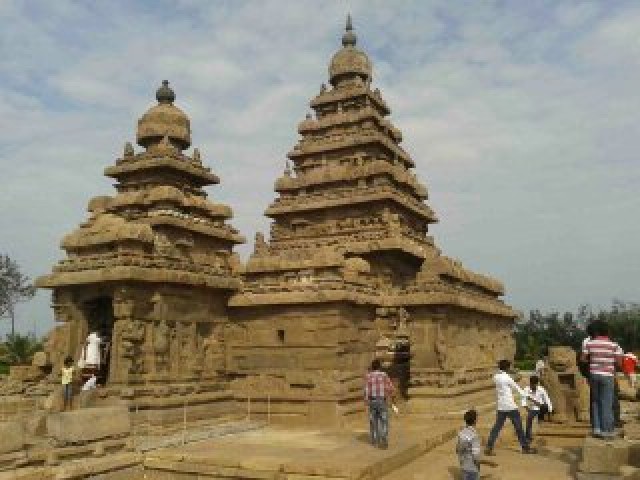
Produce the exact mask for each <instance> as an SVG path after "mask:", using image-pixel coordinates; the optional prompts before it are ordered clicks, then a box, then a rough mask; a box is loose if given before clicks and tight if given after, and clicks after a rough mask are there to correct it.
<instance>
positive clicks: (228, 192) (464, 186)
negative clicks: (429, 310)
mask: <svg viewBox="0 0 640 480" xmlns="http://www.w3.org/2000/svg"><path fill="white" fill-rule="evenodd" d="M347 12H351V14H352V15H353V21H354V27H355V32H356V34H357V36H358V46H359V47H361V48H362V49H364V50H365V51H366V52H367V53H368V55H369V57H370V58H371V60H372V62H373V65H374V82H373V83H374V87H379V88H380V89H381V91H382V95H383V97H384V98H385V100H386V101H387V103H388V104H389V106H390V107H391V110H392V115H391V120H392V122H393V123H394V124H395V125H396V126H397V127H399V128H400V129H401V130H402V132H403V136H404V141H403V146H404V148H405V149H406V150H407V151H408V152H409V153H410V154H411V155H412V157H413V158H414V160H415V163H416V173H417V174H418V176H419V178H420V179H421V180H422V181H423V182H424V183H426V185H427V187H428V189H429V195H430V198H429V200H428V202H429V204H430V205H431V206H432V207H433V208H434V210H435V211H436V212H437V214H438V216H439V218H440V223H438V224H436V225H434V226H432V228H431V233H432V234H433V235H434V237H435V239H436V242H437V244H438V245H439V246H440V248H441V249H442V250H443V252H444V253H445V254H446V255H449V256H451V257H454V258H458V259H460V260H461V261H462V262H463V263H464V264H465V265H466V266H467V267H468V268H470V269H473V270H475V271H478V272H482V273H487V274H490V275H492V276H495V277H497V278H499V279H501V280H502V281H503V282H504V283H505V286H506V292H507V293H506V296H505V300H506V301H507V302H508V303H510V304H511V305H513V306H514V307H515V308H516V309H519V310H522V311H527V310H529V309H533V308H539V309H541V310H543V311H550V310H575V309H577V307H578V306H579V305H581V304H583V303H588V304H591V305H593V306H595V307H598V306H607V305H608V304H609V303H610V302H611V300H612V299H613V298H619V299H622V300H626V301H640V289H639V285H640V282H639V281H638V279H639V278H640V255H638V246H639V244H640V242H639V241H640V222H639V221H638V218H639V215H638V211H639V210H640V197H639V196H638V192H637V190H638V188H637V187H638V185H640V161H639V160H638V152H639V151H640V148H639V141H640V121H639V120H640V116H639V115H638V111H639V110H640V88H639V85H640V35H639V34H638V26H639V25H640V3H639V2H636V1H624V0H620V1H616V2H586V1H575V2H574V1H568V0H567V1H557V0H553V1H544V0H538V1H535V2H520V1H515V0H513V1H489V0H485V1H482V2H466V1H459V2H451V1H449V0H443V1H425V0H417V1H398V2H389V1H386V0H379V1H356V0H354V1H323V2H319V1H307V0H297V1H295V2H293V1H284V0H282V1H242V0H237V1H222V0H219V1H196V0H173V1H137V2H133V1H128V0H114V1H109V2H79V1H78V2H71V1H66V0H56V1H55V2H50V1H46V0H40V1H30V0H0V174H1V178H2V187H1V188H0V252H4V253H7V254H9V255H10V256H11V257H12V258H13V259H14V260H16V261H17V262H18V263H19V264H20V265H21V266H22V268H23V270H24V272H25V273H27V274H28V275H30V276H31V277H32V278H35V277H37V276H38V275H42V274H44V273H47V272H48V271H49V270H50V269H51V267H52V266H53V265H54V263H55V262H56V261H57V260H58V259H60V258H62V255H63V252H62V251H61V250H60V249H59V242H60V240H61V239H62V237H63V235H65V234H66V233H68V232H70V231H72V230H73V229H74V228H75V227H76V226H77V225H78V224H79V223H80V222H82V221H83V219H85V218H86V217H87V213H86V205H87V202H88V201H89V199H90V198H91V197H93V196H97V195H104V194H111V193H113V187H112V184H111V182H110V180H109V179H107V178H105V177H104V176H103V175H102V171H103V169H104V168H105V167H106V166H108V165H111V164H113V162H114V161H115V159H116V158H117V157H118V156H119V155H121V153H122V149H123V146H124V144H125V142H127V141H132V142H134V141H135V126H136V122H137V119H138V118H139V117H140V116H141V115H142V114H143V113H144V112H145V111H146V109H147V108H149V107H150V106H152V105H153V104H154V103H155V100H154V93H155V90H156V88H157V87H158V86H159V85H160V82H161V80H163V79H168V80H169V81H170V82H171V85H172V87H173V88H174V90H175V92H176V96H177V100H176V105H178V106H179V107H180V108H182V109H183V110H184V111H185V112H187V114H188V115H189V116H190V118H191V124H192V138H193V146H194V147H198V148H199V149H200V151H201V153H202V158H203V161H204V162H205V164H207V165H208V166H210V167H211V168H212V170H213V171H214V172H215V173H216V174H218V175H219V176H220V177H221V184H220V185H218V186H215V187H213V188H210V189H209V190H208V193H209V194H210V195H211V197H212V199H213V200H214V201H217V202H222V203H226V204H228V205H230V206H231V207H232V208H233V210H234V219H233V220H232V223H233V225H234V226H236V227H237V228H238V229H239V230H240V231H241V232H242V233H243V234H244V235H245V236H246V237H247V240H248V243H247V245H244V246H242V247H241V248H240V249H239V251H240V253H241V254H242V255H243V256H244V257H246V255H247V254H248V252H250V251H251V250H252V245H251V243H252V240H253V238H254V234H255V232H256V231H263V232H268V221H267V219H265V217H264V216H263V212H264V210H265V208H266V207H267V205H268V204H269V202H271V201H272V199H273V198H274V195H275V194H274V192H273V183H274V180H275V179H276V178H277V177H278V176H279V175H281V173H282V171H283V169H284V164H285V158H286V153H287V152H288V151H289V150H290V148H291V147H292V146H293V145H294V144H295V142H296V140H297V133H296V126H297V123H298V122H299V121H300V120H302V119H304V117H305V114H306V113H307V112H309V106H308V102H309V100H310V99H311V98H312V97H313V96H315V95H316V94H317V93H318V91H319V89H320V85H321V84H322V83H323V82H327V80H328V78H327V66H328V63H329V59H330V58H331V55H332V54H333V53H334V52H335V51H336V50H337V49H338V48H339V47H340V38H341V35H342V32H343V29H344V21H345V16H346V14H347ZM49 303H50V296H49V293H48V292H47V291H43V292H40V293H39V294H38V295H37V296H36V298H35V299H34V300H32V301H30V302H28V303H25V304H22V305H21V306H20V307H19V309H18V320H19V328H20V329H21V330H22V331H25V332H26V331H33V330H35V331H36V332H37V333H38V334H42V333H45V332H46V331H47V330H48V328H50V326H51V325H52V323H53V320H52V318H53V315H52V312H51V311H50V307H49ZM0 327H1V328H0V332H3V331H5V332H6V330H7V324H6V322H5V324H4V325H0Z"/></svg>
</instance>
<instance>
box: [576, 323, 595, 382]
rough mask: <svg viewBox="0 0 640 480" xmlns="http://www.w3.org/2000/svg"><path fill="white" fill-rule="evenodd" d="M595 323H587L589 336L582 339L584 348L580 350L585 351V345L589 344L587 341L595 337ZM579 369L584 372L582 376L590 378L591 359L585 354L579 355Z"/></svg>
mask: <svg viewBox="0 0 640 480" xmlns="http://www.w3.org/2000/svg"><path fill="white" fill-rule="evenodd" d="M594 325H595V322H591V323H590V324H589V325H587V328H586V332H587V336H586V337H585V338H584V339H583V340H582V348H581V349H580V351H583V350H584V347H585V346H586V345H587V342H589V341H590V340H591V339H592V338H593V337H595V332H594ZM578 369H579V370H580V373H581V374H582V376H583V377H584V378H586V379H587V380H588V379H589V359H588V358H585V357H583V356H581V357H579V359H578Z"/></svg>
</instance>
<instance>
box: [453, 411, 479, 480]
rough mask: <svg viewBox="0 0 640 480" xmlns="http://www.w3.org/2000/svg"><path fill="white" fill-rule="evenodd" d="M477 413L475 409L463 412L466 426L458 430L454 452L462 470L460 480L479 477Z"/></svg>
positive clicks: (470, 479) (476, 479)
mask: <svg viewBox="0 0 640 480" xmlns="http://www.w3.org/2000/svg"><path fill="white" fill-rule="evenodd" d="M477 420H478V414H477V412H476V411H475V410H469V411H467V412H465V414H464V423H465V424H466V426H465V427H464V428H463V429H462V430H460V432H458V443H457V444H456V453H457V454H458V461H459V462H460V470H462V480H479V479H480V451H481V450H480V437H479V436H478V432H476V428H475V426H476V421H477Z"/></svg>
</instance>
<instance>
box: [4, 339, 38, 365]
mask: <svg viewBox="0 0 640 480" xmlns="http://www.w3.org/2000/svg"><path fill="white" fill-rule="evenodd" d="M38 350H42V343H41V342H40V341H39V340H37V339H36V338H35V337H34V336H33V335H20V334H19V333H15V334H9V335H7V340H6V342H4V343H3V344H0V360H1V361H3V362H5V363H8V364H9V365H27V364H29V362H31V359H32V358H33V354H34V353H36V352H37V351H38Z"/></svg>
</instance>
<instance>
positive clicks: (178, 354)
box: [46, 283, 228, 384]
mask: <svg viewBox="0 0 640 480" xmlns="http://www.w3.org/2000/svg"><path fill="white" fill-rule="evenodd" d="M96 299H102V302H103V306H102V308H103V310H104V311H103V312H101V313H100V314H101V315H104V316H106V317H109V316H111V320H107V323H106V324H105V325H106V330H105V328H103V329H102V331H99V334H100V335H101V336H103V337H105V338H108V337H109V336H110V339H109V340H110V366H109V372H108V382H109V383H119V384H139V383H145V382H149V381H150V382H155V381H165V382H166V381H169V382H171V381H174V382H175V381H187V380H196V379H203V378H207V377H213V376H216V375H217V372H219V371H222V370H223V369H224V364H223V362H224V355H223V354H222V352H221V350H220V348H218V347H219V342H218V340H217V337H221V336H222V329H223V326H224V325H225V324H226V323H227V314H226V303H227V300H228V294H226V293H225V292H223V291H217V292H215V294H213V295H212V292H211V291H210V290H206V289H198V288H193V287H185V286H182V287H181V286H171V285H167V284H154V283H138V284H133V285H130V286H122V285H119V286H117V287H115V286H113V285H110V284H90V285H82V286H77V287H69V288H65V289H56V290H55V293H54V308H55V311H56V317H57V320H58V322H60V324H59V325H57V326H56V328H55V329H54V331H53V332H52V334H51V335H50V336H49V340H48V343H47V348H46V349H47V351H48V352H49V357H50V361H51V363H53V365H54V370H56V371H57V370H58V369H59V368H60V367H61V365H62V362H63V360H64V358H65V357H66V356H67V355H70V356H71V357H72V358H73V359H74V362H77V361H78V359H79V358H80V357H81V353H82V349H83V346H84V341H85V339H86V338H87V335H88V334H89V333H90V330H96V328H92V329H90V327H89V323H90V322H91V321H92V320H91V318H92V315H95V314H93V313H92V311H91V305H92V302H95V301H96ZM109 309H110V311H107V310H109ZM101 325H102V324H101ZM98 330H100V329H99V328H98Z"/></svg>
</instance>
